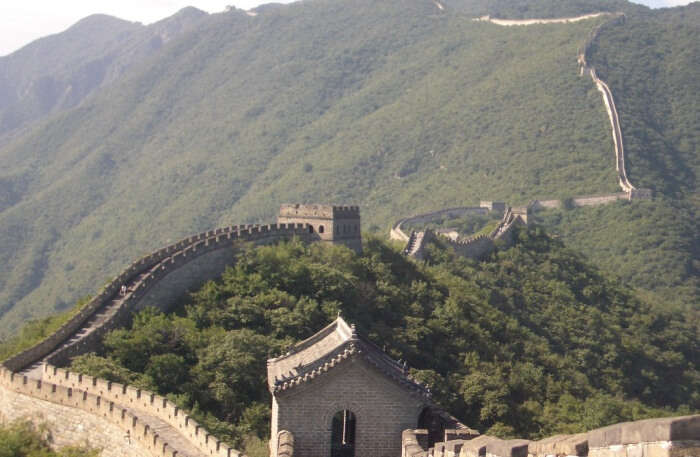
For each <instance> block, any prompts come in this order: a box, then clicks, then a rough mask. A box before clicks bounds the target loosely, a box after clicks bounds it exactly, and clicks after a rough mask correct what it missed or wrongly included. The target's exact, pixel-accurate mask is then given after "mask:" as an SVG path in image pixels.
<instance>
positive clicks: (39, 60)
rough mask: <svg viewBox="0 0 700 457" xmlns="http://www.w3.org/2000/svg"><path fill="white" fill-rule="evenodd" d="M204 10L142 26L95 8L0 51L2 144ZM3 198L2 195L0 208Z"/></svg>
mask: <svg viewBox="0 0 700 457" xmlns="http://www.w3.org/2000/svg"><path fill="white" fill-rule="evenodd" d="M205 15H206V13H204V12H203V11H200V10H197V9H195V8H185V9H183V10H182V11H180V12H178V13H177V14H175V15H173V16H172V17H170V18H167V19H164V20H162V21H159V22H156V23H154V24H152V25H149V26H143V25H142V24H139V23H135V22H128V21H123V20H121V19H117V18H115V17H110V16H105V15H100V14H96V15H93V16H89V17H87V18H85V19H83V20H81V21H79V22H78V23H76V24H75V25H74V26H72V27H70V28H69V29H68V30H66V31H65V32H62V33H59V34H56V35H51V36H48V37H45V38H42V39H39V40H36V41H35V42H33V43H31V44H29V45H27V46H25V47H23V48H22V49H20V50H19V51H17V52H14V53H12V54H10V55H8V56H4V57H0V145H2V144H3V143H6V142H8V141H9V139H10V137H11V136H12V135H13V134H14V135H17V134H18V130H20V129H21V128H22V127H24V126H28V125H31V124H32V123H33V122H36V121H38V120H39V119H42V118H43V117H45V116H47V115H49V114H51V113H56V112H61V111H65V110H67V109H70V108H72V107H74V106H76V105H78V104H79V103H80V102H81V101H82V100H83V99H84V98H85V97H86V96H88V95H90V94H91V93H92V92H94V91H95V90H97V89H98V88H99V87H101V86H105V85H107V84H110V83H112V82H114V81H116V80H118V79H120V78H121V77H122V76H123V75H124V74H125V73H127V72H128V71H129V70H130V69H131V68H132V67H133V66H135V65H138V64H139V63H141V62H142V61H144V60H146V59H148V58H149V57H151V56H153V55H154V54H155V53H157V52H158V51H159V50H160V49H161V48H162V46H163V44H164V43H167V42H168V41H170V40H172V39H173V38H175V37H177V36H179V35H181V34H182V33H183V32H185V31H187V30H189V29H191V28H192V27H193V25H194V24H196V23H197V22H199V20H200V19H202V18H203V16H205ZM0 189H1V187H0ZM0 195H1V194H0ZM3 204H6V202H3V201H1V200H0V209H2V208H3Z"/></svg>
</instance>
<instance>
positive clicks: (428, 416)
mask: <svg viewBox="0 0 700 457" xmlns="http://www.w3.org/2000/svg"><path fill="white" fill-rule="evenodd" d="M418 428H422V429H425V430H428V447H433V446H434V445H435V443H441V442H442V441H444V439H445V438H444V437H445V426H444V425H443V423H442V421H441V420H440V417H439V416H438V415H437V414H435V413H434V412H433V410H432V409H431V408H429V407H428V408H425V409H424V410H423V411H422V412H421V413H420V416H418Z"/></svg>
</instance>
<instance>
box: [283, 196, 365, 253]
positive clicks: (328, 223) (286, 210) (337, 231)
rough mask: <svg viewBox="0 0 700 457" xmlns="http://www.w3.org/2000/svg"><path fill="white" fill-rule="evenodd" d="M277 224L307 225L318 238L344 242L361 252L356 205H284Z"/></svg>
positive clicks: (325, 240)
mask: <svg viewBox="0 0 700 457" xmlns="http://www.w3.org/2000/svg"><path fill="white" fill-rule="evenodd" d="M277 222H278V223H280V224H289V223H296V224H308V225H309V231H310V232H312V233H316V234H318V236H319V238H321V241H324V242H327V243H332V244H343V245H345V246H347V247H349V248H350V249H352V250H353V251H355V252H357V253H360V252H362V236H361V234H360V207H359V206H332V205H300V204H284V205H282V206H281V207H280V214H279V216H278V217H277Z"/></svg>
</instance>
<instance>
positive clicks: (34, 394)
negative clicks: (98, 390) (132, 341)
mask: <svg viewBox="0 0 700 457" xmlns="http://www.w3.org/2000/svg"><path fill="white" fill-rule="evenodd" d="M0 390H1V391H2V396H3V397H2V398H3V402H2V408H7V410H8V412H9V410H10V407H9V404H10V403H6V401H5V400H7V401H8V402H16V403H13V404H15V405H26V406H27V407H28V408H29V409H27V410H23V409H19V410H17V411H15V410H14V409H13V411H14V412H13V413H12V415H13V416H14V415H16V414H19V415H26V414H32V415H34V413H36V412H37V409H42V408H43V409H45V410H52V408H53V407H52V406H50V404H54V405H60V406H62V407H65V408H67V409H68V410H70V411H71V414H73V415H74V417H75V418H76V419H75V421H74V422H72V424H73V425H71V423H66V424H52V425H54V426H58V428H57V429H56V430H57V433H58V432H60V431H63V430H64V429H65V431H66V432H67V433H68V435H67V436H66V437H65V438H61V439H62V440H64V442H66V443H68V442H69V441H71V433H74V431H73V432H71V430H70V427H71V426H75V427H77V426H78V424H80V423H81V421H82V420H85V421H88V420H93V419H91V418H90V417H91V416H94V417H96V418H97V419H94V420H98V419H99V420H100V421H101V422H94V424H95V425H96V428H95V429H94V430H86V431H85V434H84V437H85V438H88V437H91V439H93V440H100V439H105V440H107V439H108V438H104V437H103V438H99V437H98V435H101V432H98V430H99V429H100V428H106V427H108V425H107V424H109V425H114V426H116V427H117V428H119V429H120V430H121V432H120V433H117V434H116V435H113V436H117V437H121V438H124V436H125V435H127V434H128V436H129V439H130V440H131V441H134V442H136V443H138V446H140V448H141V451H139V452H142V454H141V455H149V456H151V457H176V456H178V455H179V456H180V457H183V456H185V455H187V454H186V453H183V452H179V453H178V451H177V449H176V447H175V445H174V444H173V445H171V444H169V443H168V442H167V440H166V439H164V438H163V437H161V436H160V434H159V433H158V431H157V430H156V429H155V428H154V427H153V426H151V425H149V423H148V422H147V420H143V419H139V417H138V415H137V414H135V413H134V411H133V410H132V409H131V408H128V407H125V406H123V405H120V404H118V403H115V402H113V401H110V400H108V399H106V398H105V397H103V396H100V395H94V394H91V393H88V392H86V391H81V390H78V389H73V388H71V387H65V386H61V385H57V384H53V383H50V382H45V381H40V380H34V379H30V378H28V377H26V376H21V375H19V374H17V373H12V372H10V371H8V370H6V369H4V368H2V369H0ZM32 400H35V401H32ZM59 410H60V411H63V412H66V411H65V410H63V409H59ZM59 410H56V411H59ZM60 411H59V412H60ZM88 415H91V416H88ZM8 416H9V413H8ZM59 417H60V416H59ZM36 420H40V419H39V416H38V415H37V416H36ZM85 423H88V422H85ZM111 430H112V431H114V429H111ZM198 430H199V433H200V434H203V433H204V432H203V429H201V426H199V427H198ZM93 434H94V435H95V436H92V435H93ZM73 436H75V435H73ZM80 442H82V441H79V442H78V443H77V444H80ZM121 455H131V454H129V453H125V454H121ZM205 455H214V456H218V457H232V456H236V457H238V456H239V455H240V453H239V452H238V451H236V450H234V449H231V448H229V447H228V446H226V445H225V444H223V443H221V442H219V441H216V442H215V440H214V439H211V443H209V447H208V449H207V452H206V454H205Z"/></svg>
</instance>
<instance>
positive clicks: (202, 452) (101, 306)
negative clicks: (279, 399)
mask: <svg viewBox="0 0 700 457" xmlns="http://www.w3.org/2000/svg"><path fill="white" fill-rule="evenodd" d="M292 237H299V238H302V239H304V240H307V241H308V240H315V239H317V236H315V235H312V234H310V232H309V230H308V228H307V227H306V225H305V224H276V225H265V226H260V225H244V226H232V227H226V228H223V229H217V230H212V231H208V232H203V233H200V234H197V235H194V236H191V237H188V238H186V239H183V240H181V241H179V242H177V243H174V244H172V245H169V246H166V247H165V248H162V249H160V250H158V251H156V252H154V253H152V254H150V255H148V256H145V257H143V258H141V259H139V260H138V261H136V262H134V263H133V264H131V265H130V266H129V267H128V268H126V269H125V270H124V271H123V272H122V273H121V274H120V275H119V276H118V277H117V278H115V279H114V280H113V281H111V282H110V283H109V284H107V286H105V288H104V289H103V291H102V292H101V293H100V294H99V295H97V296H96V297H94V298H93V299H92V300H91V301H90V302H89V303H88V304H87V305H86V306H84V307H83V308H82V309H81V310H80V311H79V312H78V313H77V314H76V315H75V316H73V317H72V318H71V319H70V320H69V321H68V322H66V323H65V324H64V325H63V326H61V328H60V329H59V330H57V331H56V332H55V333H53V334H52V335H50V336H49V337H47V338H46V339H45V340H43V341H42V342H40V343H38V344H37V345H35V346H33V347H32V348H30V349H28V350H26V351H24V352H22V353H20V354H18V355H16V356H14V357H12V358H10V359H8V360H6V361H4V362H3V365H4V367H3V368H4V369H7V370H10V372H14V374H10V375H9V377H10V381H12V376H17V377H18V379H24V381H23V382H21V383H20V386H23V387H22V388H17V387H15V388H14V390H15V391H16V392H18V393H21V394H23V395H30V396H33V395H37V396H38V398H40V399H42V400H45V401H52V398H53V397H52V396H51V395H46V394H45V393H42V392H45V390H44V391H41V386H42V384H43V385H44V386H45V387H44V389H49V390H50V391H51V392H56V390H57V389H58V388H59V387H58V386H60V388H64V389H69V392H72V393H69V394H68V395H69V397H71V398H72V397H80V398H87V396H88V395H96V396H97V400H95V401H96V402H97V404H98V405H99V404H100V399H103V400H104V401H108V402H110V403H111V404H112V407H113V408H117V409H119V410H123V411H125V412H128V413H130V414H132V415H133V417H134V418H137V419H134V423H132V424H131V425H130V427H131V428H133V427H134V426H135V425H134V424H136V421H137V420H138V421H139V423H140V424H141V425H140V426H141V427H142V428H143V427H145V428H143V430H150V432H151V433H152V434H154V436H156V437H158V439H160V440H161V441H162V442H163V443H164V444H166V445H167V446H170V448H172V449H174V450H175V451H176V454H177V456H186V457H204V456H207V455H217V456H226V457H229V456H237V455H240V452H238V451H236V450H234V449H232V448H230V447H229V446H227V445H225V444H224V443H221V442H219V441H218V440H215V439H214V438H213V437H211V438H210V435H209V434H208V433H206V431H205V430H204V429H203V428H202V427H201V426H200V425H198V424H197V423H196V422H195V421H193V420H191V419H189V418H188V417H187V416H186V415H185V414H184V413H180V414H179V416H178V408H177V406H175V405H174V404H171V403H169V402H167V401H166V400H165V399H161V400H154V399H156V397H158V396H156V395H154V394H152V393H150V392H146V391H141V390H139V389H132V388H131V387H127V386H123V391H120V390H119V388H118V387H117V385H116V383H115V384H114V386H115V387H114V389H112V383H109V382H107V381H105V380H101V379H93V381H92V383H89V382H87V381H83V378H85V379H88V378H89V377H83V376H82V375H79V374H74V373H70V372H67V371H65V370H61V371H58V372H57V371H56V370H58V369H56V368H55V366H57V365H62V364H66V363H68V362H69V361H70V358H72V357H75V356H77V355H80V354H83V353H86V352H89V351H91V350H94V349H95V348H96V347H97V345H99V343H100V341H101V338H102V337H103V336H104V334H105V333H106V332H108V331H109V330H112V329H114V328H117V327H120V326H122V325H124V324H125V323H126V322H128V320H129V319H130V317H131V315H132V314H133V313H134V312H135V311H137V310H138V309H140V301H142V300H143V299H144V297H146V295H147V293H148V292H149V291H150V290H151V289H153V288H154V287H155V286H157V285H158V283H159V281H161V280H162V279H163V278H165V277H166V276H167V275H168V274H170V273H172V272H174V271H175V270H178V269H179V268H181V267H183V266H184V265H186V264H188V263H189V262H192V261H193V260H196V259H198V258H199V257H200V256H202V255H204V254H208V253H212V252H214V251H217V252H218V251H221V250H224V249H227V248H228V249H231V250H232V249H233V246H234V243H237V242H251V243H256V244H264V243H269V242H273V241H276V240H281V239H291V238H292ZM231 256H233V252H231ZM231 258H233V257H231ZM56 373H61V375H60V376H59V375H56ZM49 374H51V375H50V376H49ZM63 374H65V376H63ZM89 379H92V378H89ZM76 380H77V381H76ZM3 381H4V382H7V379H6V377H3ZM32 383H37V384H36V385H37V386H38V387H39V389H40V390H39V391H36V390H32V389H31V388H30V389H26V388H25V387H24V386H27V385H31V384H32ZM52 383H55V384H52ZM13 386H17V384H13V382H9V385H6V387H10V388H12V387H13ZM51 386H53V387H51ZM98 387H100V388H101V389H102V390H99V391H94V390H95V389H97V388H98ZM112 390H114V392H112ZM127 393H129V394H130V395H131V397H128V396H127ZM149 398H150V403H149V402H146V401H144V402H141V399H149ZM154 401H155V403H154ZM158 402H162V403H163V404H162V405H161V406H160V407H159V406H157V404H158ZM61 404H63V401H61ZM154 405H155V406H154ZM111 411H112V409H110V412H111ZM183 416H184V417H185V418H184V419H182V418H183ZM105 417H107V416H105ZM183 420H184V422H183ZM117 425H118V426H121V427H123V428H125V431H129V430H130V429H129V428H126V427H125V425H124V424H123V423H121V422H119V421H117ZM139 438H140V439H143V438H144V437H143V436H141V437H139ZM154 439H155V438H154ZM214 443H215V444H214ZM167 446H166V447H167ZM166 447H163V448H162V449H161V451H160V452H159V453H157V455H159V456H160V455H168V454H167V453H165V449H166ZM154 455H156V454H154Z"/></svg>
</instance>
